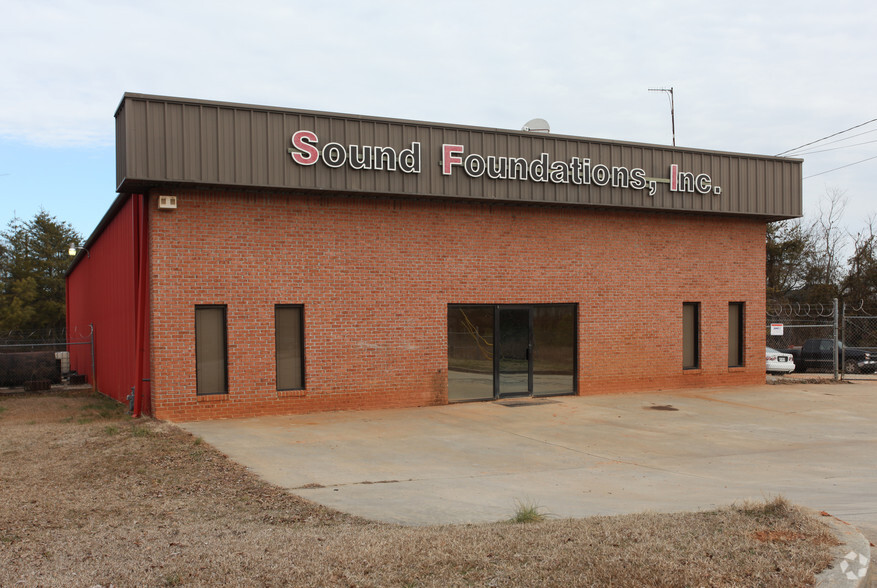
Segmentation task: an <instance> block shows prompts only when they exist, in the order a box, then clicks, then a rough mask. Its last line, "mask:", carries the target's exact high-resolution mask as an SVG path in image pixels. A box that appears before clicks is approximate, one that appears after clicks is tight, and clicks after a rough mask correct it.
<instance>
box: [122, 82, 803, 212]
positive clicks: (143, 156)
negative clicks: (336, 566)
mask: <svg viewBox="0 0 877 588" xmlns="http://www.w3.org/2000/svg"><path fill="white" fill-rule="evenodd" d="M303 129H304V130H311V131H314V132H315V133H316V134H317V135H318V137H319V145H320V146H321V147H322V146H323V145H325V144H326V143H328V142H337V143H340V144H342V145H344V146H345V147H346V146H348V145H361V146H387V147H392V148H394V149H395V150H396V152H397V153H398V152H399V151H401V150H402V149H407V148H409V147H410V145H411V143H412V142H414V141H418V142H420V144H421V164H422V169H421V173H419V174H416V173H410V174H409V173H403V172H401V171H386V170H384V171H378V170H355V169H352V168H351V167H349V166H347V165H344V166H342V167H339V168H330V167H328V166H326V165H324V164H323V162H322V161H320V162H318V163H317V164H315V165H310V166H301V165H298V164H296V163H294V162H293V161H292V159H291V157H290V155H289V154H288V152H287V150H288V148H289V147H291V142H290V139H291V136H292V134H293V133H294V132H296V131H298V130H303ZM117 139H118V141H117V145H118V147H117V149H118V152H117V183H118V185H119V188H120V190H123V191H130V190H133V189H143V187H147V186H156V185H161V184H165V183H183V184H189V185H210V186H216V185H227V186H234V187H251V188H262V189H290V190H300V191H328V192H346V193H357V192H361V193H373V194H399V195H408V196H427V197H445V198H468V199H487V200H498V201H512V202H516V201H517V202H535V203H558V204H573V205H586V206H599V207H614V208H618V207H620V208H643V209H651V210H668V211H688V212H703V213H715V214H736V215H741V214H742V215H754V216H763V217H767V218H791V217H795V216H800V215H801V161H800V160H795V159H784V158H775V157H765V156H756V155H743V154H734V153H722V152H713V151H698V150H692V149H683V148H676V147H661V146H655V145H640V144H634V143H622V142H613V141H605V140H594V139H580V138H576V137H565V136H558V135H542V134H533V133H524V132H517V131H505V130H493V129H480V128H473V127H462V126H451V125H436V124H432V123H425V122H415V121H398V120H390V119H372V118H364V117H357V116H352V115H336V114H329V113H318V112H309V111H295V110H288V109H268V108H264V107H254V106H246V105H237V104H221V103H212V102H203V101H192V100H180V99H174V98H163V97H156V96H143V95H135V94H127V95H126V96H125V98H124V100H123V102H122V105H121V106H120V108H119V111H118V112H117ZM443 143H448V144H460V145H463V146H465V153H464V157H465V155H468V154H473V153H477V154H480V155H482V156H483V157H485V158H486V157H487V156H490V155H495V156H504V157H509V158H523V159H525V160H526V161H527V162H531V161H533V160H535V159H538V158H539V157H540V156H541V154H542V153H548V154H549V161H550V162H555V161H563V162H569V161H570V158H572V157H580V158H590V160H591V165H592V166H596V165H598V164H602V165H605V166H607V167H609V168H610V169H611V168H612V167H613V166H623V167H625V168H627V169H631V168H641V169H643V170H645V175H646V176H647V177H654V178H664V179H666V178H668V176H669V169H670V165H671V164H677V165H679V166H680V169H681V170H682V171H685V172H691V173H693V174H694V175H697V174H700V173H707V174H709V175H710V176H711V178H712V181H713V185H717V186H721V189H722V194H721V195H719V196H716V195H712V194H708V195H700V194H697V193H678V192H675V193H674V192H670V191H669V186H668V185H667V184H665V183H660V184H658V186H657V193H656V194H655V195H654V196H649V195H648V190H634V189H630V188H627V189H625V188H613V187H611V186H596V185H594V184H593V183H592V184H591V185H575V184H573V183H553V182H536V181H532V180H529V179H528V180H527V181H520V180H492V179H490V178H488V177H487V175H486V174H485V175H483V176H481V177H477V178H472V177H469V176H468V175H467V174H466V173H465V171H464V170H463V169H462V167H457V168H455V169H454V173H453V174H452V175H450V176H445V175H442V173H441V169H440V167H439V163H440V160H441V155H442V154H441V146H442V144H443Z"/></svg>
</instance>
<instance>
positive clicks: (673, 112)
mask: <svg viewBox="0 0 877 588" xmlns="http://www.w3.org/2000/svg"><path fill="white" fill-rule="evenodd" d="M649 92H667V94H668V96H669V97H670V125H671V127H672V128H673V146H674V147H675V146H676V108H675V105H674V104H673V86H670V87H669V88H649Z"/></svg>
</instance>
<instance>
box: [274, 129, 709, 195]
mask: <svg viewBox="0 0 877 588" xmlns="http://www.w3.org/2000/svg"><path fill="white" fill-rule="evenodd" d="M288 152H289V154H290V156H291V157H292V160H293V161H294V162H295V163H297V164H298V165H303V166H309V165H315V164H316V163H317V162H318V161H322V162H323V164H324V165H326V166H328V167H330V168H340V167H345V166H347V167H349V168H351V169H355V170H381V171H389V172H392V171H400V172H403V173H406V174H419V173H420V172H421V170H422V169H423V168H422V162H421V146H420V143H419V142H416V141H415V142H412V143H411V144H410V145H409V146H407V147H406V148H404V149H399V150H397V149H395V148H393V147H386V146H379V145H347V146H345V145H342V144H341V143H335V142H330V143H326V144H325V145H323V146H322V147H320V140H319V137H318V136H317V134H316V133H315V132H314V131H310V130H300V131H296V132H295V133H293V135H292V147H291V148H289V149H288ZM439 165H440V167H441V169H442V175H444V176H452V175H454V174H455V173H465V174H466V175H467V176H468V177H470V178H481V177H487V178H489V179H491V180H498V181H500V180H510V181H511V180H518V181H531V182H545V183H553V184H571V185H577V186H589V185H593V186H611V187H613V188H627V189H631V190H648V194H649V196H654V195H655V193H656V192H657V186H658V184H661V183H663V184H668V185H669V188H670V192H685V193H690V194H694V193H697V194H702V195H706V194H713V195H715V196H718V195H720V194H721V193H722V188H721V187H720V186H714V185H713V180H712V178H711V177H710V175H709V174H706V173H700V174H694V173H693V172H688V171H683V170H681V169H680V167H679V165H678V164H671V165H670V169H669V172H668V177H667V178H653V177H647V176H646V171H645V170H644V169H642V168H639V167H625V166H619V165H613V166H611V167H610V166H608V165H605V164H603V163H594V162H592V161H591V159H590V158H587V157H570V158H569V159H568V160H565V161H554V160H552V158H551V155H550V154H549V153H542V154H541V155H540V156H539V157H538V158H535V159H530V160H528V159H526V158H524V157H514V156H505V155H500V156H497V155H487V156H484V155H480V154H478V153H468V154H467V152H466V146H465V145H460V144H448V143H444V144H442V146H441V161H440V162H439Z"/></svg>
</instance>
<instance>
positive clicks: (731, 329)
mask: <svg viewBox="0 0 877 588" xmlns="http://www.w3.org/2000/svg"><path fill="white" fill-rule="evenodd" d="M744 340H745V337H744V336H743V303H742V302H729V303H728V367H740V366H742V365H743V342H744Z"/></svg>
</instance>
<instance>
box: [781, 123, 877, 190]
mask: <svg viewBox="0 0 877 588" xmlns="http://www.w3.org/2000/svg"><path fill="white" fill-rule="evenodd" d="M872 122H877V118H872V119H871V120H869V121H866V122H863V123H862V124H860V125H856V126H854V127H850V128H848V129H844V130H843V131H838V132H836V133H832V134H831V135H828V136H826V137H822V138H821V139H816V140H815V141H810V142H809V143H804V144H803V145H799V146H798V147H794V148H792V149H787V150H786V151H783V152H782V153H777V154H776V155H775V157H780V156H782V155H785V154H786V153H791V152H792V151H797V150H798V149H802V148H804V147H807V146H809V145H813V144H814V143H819V142H820V141H825V140H826V139H830V138H832V137H836V136H838V135H842V134H844V133H846V132H848V131H852V130H853V129H858V128H859V127H864V126H865V125H869V124H871V123H872ZM851 165H852V164H851ZM811 177H812V176H811Z"/></svg>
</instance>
